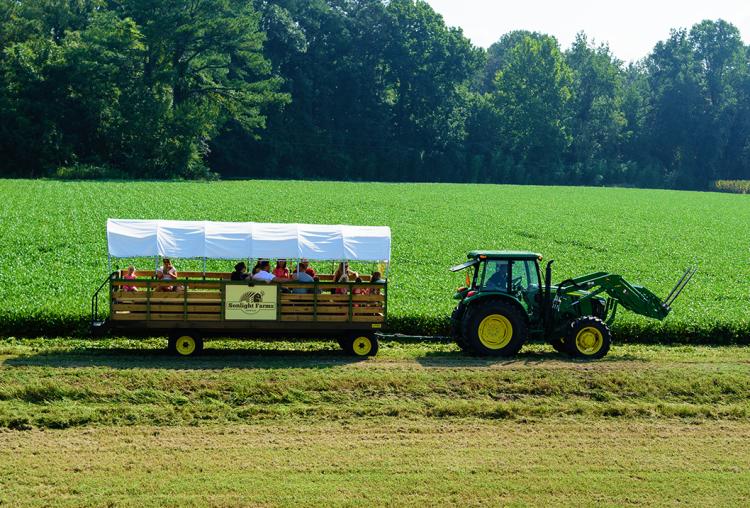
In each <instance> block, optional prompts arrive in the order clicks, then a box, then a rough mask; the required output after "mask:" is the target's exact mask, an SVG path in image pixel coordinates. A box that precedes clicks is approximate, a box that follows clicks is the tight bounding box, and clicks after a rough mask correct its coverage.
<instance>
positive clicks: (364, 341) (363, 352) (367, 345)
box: [352, 336, 372, 356]
mask: <svg viewBox="0 0 750 508" xmlns="http://www.w3.org/2000/svg"><path fill="white" fill-rule="evenodd" d="M352 350H353V351H354V354H355V355H357V356H367V355H369V354H370V351H372V340H371V339H370V337H365V336H362V337H357V338H355V339H354V341H353V342H352Z"/></svg>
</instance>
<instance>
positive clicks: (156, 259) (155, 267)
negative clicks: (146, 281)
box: [154, 256, 159, 275]
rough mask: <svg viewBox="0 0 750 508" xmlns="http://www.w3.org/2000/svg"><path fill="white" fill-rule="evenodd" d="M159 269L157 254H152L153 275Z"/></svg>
mask: <svg viewBox="0 0 750 508" xmlns="http://www.w3.org/2000/svg"><path fill="white" fill-rule="evenodd" d="M158 270H159V256H154V275H156V272H157V271H158Z"/></svg>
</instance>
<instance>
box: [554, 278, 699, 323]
mask: <svg viewBox="0 0 750 508" xmlns="http://www.w3.org/2000/svg"><path fill="white" fill-rule="evenodd" d="M696 270H697V269H692V268H688V269H687V270H686V271H685V273H684V274H683V276H682V278H681V279H680V280H679V282H678V283H677V284H676V285H675V287H674V289H673V290H672V292H671V293H670V295H669V296H668V297H667V298H666V299H665V300H664V301H662V300H660V299H659V297H658V296H656V295H655V294H654V293H652V292H651V291H649V290H648V289H646V288H645V287H643V286H637V285H635V284H631V283H630V282H628V281H627V280H625V279H624V278H623V277H622V276H621V275H617V274H614V273H606V272H596V273H590V274H588V275H584V276H582V277H576V278H574V279H568V280H565V281H563V282H561V283H560V284H559V285H558V288H557V295H556V297H555V300H557V301H558V302H560V295H565V294H571V293H574V292H578V291H583V292H584V294H582V295H580V296H579V298H578V299H577V301H576V302H573V303H572V305H575V304H576V303H580V302H581V301H584V300H589V299H591V298H593V297H595V296H597V295H599V294H602V293H604V294H606V295H607V296H609V298H610V299H612V300H614V301H615V302H616V303H619V304H620V305H622V306H623V307H624V308H626V309H628V310H629V311H631V312H634V313H636V314H639V315H641V316H646V317H650V318H653V319H658V320H660V321H661V320H663V319H664V318H666V317H667V316H668V315H669V313H670V311H671V310H672V308H671V307H670V305H671V304H672V303H673V302H674V300H675V299H676V298H677V296H678V295H679V294H680V292H681V291H682V290H683V289H684V287H685V286H686V285H687V283H688V282H689V281H690V279H691V278H692V277H693V275H694V274H695V272H696ZM615 305H616V304H610V302H608V305H607V307H608V308H609V307H610V306H612V310H614V306H615Z"/></svg>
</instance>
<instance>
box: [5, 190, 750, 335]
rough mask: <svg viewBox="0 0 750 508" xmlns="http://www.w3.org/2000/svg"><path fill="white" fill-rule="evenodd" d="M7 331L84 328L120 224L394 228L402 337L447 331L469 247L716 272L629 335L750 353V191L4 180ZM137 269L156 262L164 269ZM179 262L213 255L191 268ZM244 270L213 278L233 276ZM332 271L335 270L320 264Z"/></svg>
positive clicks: (627, 319) (394, 297) (666, 285)
mask: <svg viewBox="0 0 750 508" xmlns="http://www.w3.org/2000/svg"><path fill="white" fill-rule="evenodd" d="M0 193H1V194H2V197H3V199H2V200H0V238H2V250H0V333H2V334H3V335H5V336H12V335H15V336H24V335H35V334H46V335H60V334H67V333H81V332H82V331H84V330H85V328H86V322H87V319H88V317H89V305H90V297H91V294H92V293H93V291H94V290H95V289H96V287H97V286H98V285H99V283H100V282H101V281H102V280H103V278H104V277H105V276H106V273H107V262H106V240H105V221H106V219H107V218H109V217H118V218H166V219H191V220H204V219H205V220H225V221H261V222H308V223H348V224H368V225H388V226H390V227H391V228H392V231H393V262H392V267H391V271H390V282H391V286H390V288H391V291H390V292H389V296H390V298H389V300H390V301H389V311H390V317H391V318H392V321H391V322H392V329H393V331H398V332H402V333H440V332H444V331H445V327H446V324H447V316H448V314H449V312H450V310H451V309H452V307H453V304H454V302H453V301H452V300H451V296H452V293H453V290H454V288H455V287H456V286H457V285H459V284H460V283H461V281H462V279H461V275H456V274H451V273H449V272H448V268H449V267H450V266H451V265H453V264H455V263H458V262H461V261H462V260H463V259H464V258H465V254H466V252H467V251H468V250H471V249H476V248H485V249H523V250H533V251H538V252H540V253H542V254H544V255H545V259H552V258H554V259H555V260H556V264H555V269H556V271H555V275H554V280H557V281H559V280H562V279H563V278H567V277H570V276H575V275H582V274H585V273H589V272H592V271H599V270H603V271H611V272H615V273H620V274H622V275H624V276H625V277H626V278H627V279H628V280H630V281H632V282H635V283H640V284H643V285H645V286H647V287H648V288H650V289H652V290H653V291H654V292H655V293H657V294H658V295H662V296H666V294H667V293H668V292H669V290H670V289H671V287H672V285H673V284H674V282H675V281H676V279H677V278H678V277H679V275H680V274H681V273H682V270H683V269H684V268H685V267H686V266H688V265H691V264H697V265H699V267H700V271H699V272H698V274H697V275H696V276H695V279H694V281H693V282H692V283H691V284H690V285H689V287H688V288H687V289H686V291H685V294H684V295H683V297H681V299H680V300H678V301H677V303H676V304H675V306H674V312H673V313H672V315H670V316H669V318H668V319H667V320H666V321H665V322H664V323H658V322H655V321H649V320H646V319H644V318H640V317H638V316H634V315H632V314H629V313H627V312H626V311H623V312H622V313H621V314H620V316H619V318H618V322H617V325H616V327H615V336H616V340H618V341H620V342H628V341H642V342H644V341H646V342H647V341H672V342H686V343H689V342H706V343H741V344H747V343H748V341H749V339H748V337H749V336H750V309H749V307H750V306H749V305H748V303H749V302H748V300H749V299H748V297H749V295H750V285H749V284H748V281H750V259H749V258H750V250H749V248H750V243H749V242H748V237H747V235H746V234H745V232H746V231H747V225H748V224H750V203H749V202H748V199H749V198H748V196H745V195H731V194H719V193H693V192H676V191H660V190H636V189H605V188H570V187H519V186H497V185H452V184H383V183H340V182H281V181H246V182H211V183H195V182H185V183H179V182H175V183H165V182H134V183H113V182H110V183H101V182H57V181H26V180H24V181H18V180H15V181H14V180H3V181H0ZM128 262H135V263H136V266H137V267H138V268H142V269H149V268H151V267H152V266H153V260H124V261H121V262H120V265H121V266H124V265H125V264H126V263H128ZM176 265H177V268H178V269H183V270H185V269H199V268H200V266H202V265H201V262H199V261H192V260H191V261H189V260H176ZM231 266H232V263H229V262H214V263H211V264H210V269H214V270H227V271H231ZM319 268H326V267H319Z"/></svg>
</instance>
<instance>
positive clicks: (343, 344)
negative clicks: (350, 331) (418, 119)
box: [336, 337, 347, 351]
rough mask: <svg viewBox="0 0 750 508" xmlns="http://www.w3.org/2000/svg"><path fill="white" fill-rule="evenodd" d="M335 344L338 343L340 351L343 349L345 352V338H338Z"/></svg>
mask: <svg viewBox="0 0 750 508" xmlns="http://www.w3.org/2000/svg"><path fill="white" fill-rule="evenodd" d="M336 342H338V343H339V347H340V348H341V349H343V350H344V351H346V342H347V339H346V337H339V338H337V339H336Z"/></svg>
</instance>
